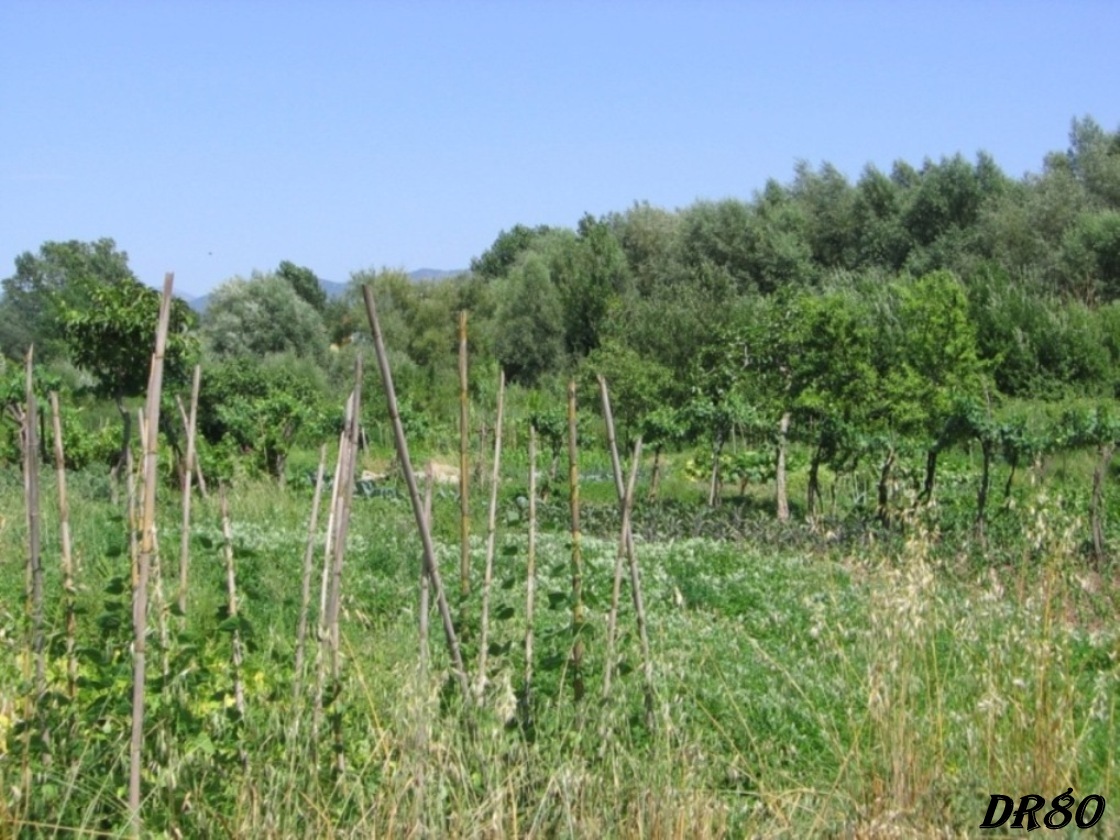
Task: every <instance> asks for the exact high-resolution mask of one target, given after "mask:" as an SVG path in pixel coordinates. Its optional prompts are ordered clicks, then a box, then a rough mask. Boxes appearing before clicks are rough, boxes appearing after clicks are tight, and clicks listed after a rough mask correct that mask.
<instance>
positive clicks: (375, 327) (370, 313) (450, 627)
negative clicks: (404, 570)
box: [362, 286, 471, 708]
mask: <svg viewBox="0 0 1120 840" xmlns="http://www.w3.org/2000/svg"><path fill="white" fill-rule="evenodd" d="M362 295H363V297H364V298H365V305H366V316H367V317H368V318H369V325H370V330H371V332H372V333H373V346H374V348H375V349H376V351H377V364H378V367H379V368H380V369H381V384H382V386H383V387H384V389H385V400H386V402H387V403H388V407H389V419H390V420H391V421H392V424H393V438H394V441H395V443H396V448H397V458H398V459H399V460H400V464H401V469H402V470H403V471H404V480H405V484H406V485H407V486H408V496H409V499H410V500H411V502H412V511H413V515H414V517H415V519H416V526H417V527H418V528H419V530H420V541H421V543H422V544H423V546H424V563H425V564H426V566H427V569H428V575H429V577H430V578H431V581H432V586H433V587H434V588H435V591H436V593H435V594H436V603H437V604H438V606H439V613H440V618H441V619H442V621H443V633H444V636H445V637H446V639H447V647H448V650H449V651H450V653H451V663H452V667H453V668H454V670H455V676H456V678H457V680H458V681H459V688H460V691H461V692H462V694H463V702H464V703H465V704H466V705H467V706H468V708H469V707H470V706H471V690H470V681H469V680H468V678H467V672H466V669H465V668H464V667H463V656H462V653H461V651H460V650H459V639H458V636H457V635H456V633H455V625H454V623H453V622H452V620H451V610H450V608H449V607H448V604H447V592H446V590H445V589H444V587H443V579H442V578H441V577H440V573H439V566H438V565H437V564H436V559H435V548H434V547H433V545H432V534H431V530H430V529H429V528H428V525H427V522H425V521H424V509H423V506H422V504H421V501H420V493H419V491H418V490H417V488H416V476H415V475H413V473H412V459H411V458H410V457H409V454H408V441H407V440H406V439H405V435H404V427H403V426H402V425H401V416H400V412H399V411H398V409H397V395H396V392H395V390H394V388H393V373H392V371H391V370H390V369H389V357H388V355H387V354H386V353H385V340H384V338H383V337H382V335H381V324H380V323H379V322H378V320H377V304H376V303H375V302H374V299H373V291H372V290H371V289H370V287H369V286H362Z"/></svg>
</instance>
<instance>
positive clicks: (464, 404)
mask: <svg viewBox="0 0 1120 840" xmlns="http://www.w3.org/2000/svg"><path fill="white" fill-rule="evenodd" d="M467 385H468V382H467V312H466V310H465V309H464V310H463V311H462V312H460V313H459V597H460V599H461V600H462V601H463V602H465V601H466V599H467V596H468V595H470V593H471V544H470V533H471V506H470V486H471V478H470V472H469V469H470V463H469V460H470V459H469V456H468V452H469V451H470V444H471V441H470V434H471V430H470V419H471V418H470V399H469V394H468V391H467ZM462 609H464V607H463V606H462V605H461V606H460V610H462ZM459 620H460V622H461V621H462V615H460V616H459Z"/></svg>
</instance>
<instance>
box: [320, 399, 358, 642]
mask: <svg viewBox="0 0 1120 840" xmlns="http://www.w3.org/2000/svg"><path fill="white" fill-rule="evenodd" d="M353 400H354V395H353V394H351V395H350V396H349V397H347V398H346V410H345V412H344V413H343V417H344V418H345V419H344V420H343V432H342V434H340V435H339V436H338V457H337V459H336V460H335V463H334V476H333V477H332V478H331V504H330V507H329V508H328V512H327V533H326V537H325V538H324V543H323V576H322V580H321V581H320V586H319V623H320V625H321V629H322V630H323V631H324V632H325V631H326V625H325V624H323V622H324V621H326V617H327V584H328V582H329V581H330V568H331V552H332V551H333V550H334V520H335V514H336V508H337V507H338V475H339V473H340V472H341V471H342V461H343V459H344V458H345V457H346V431H345V426H346V424H347V423H349V422H350V406H351V405H352V404H353Z"/></svg>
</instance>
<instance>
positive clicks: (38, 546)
mask: <svg viewBox="0 0 1120 840" xmlns="http://www.w3.org/2000/svg"><path fill="white" fill-rule="evenodd" d="M34 357H35V351H34V347H32V348H29V349H28V351H27V358H26V360H25V362H26V364H25V380H26V381H25V392H26V393H25V397H26V402H27V409H26V412H25V414H24V438H23V470H24V472H23V476H24V479H23V480H24V486H25V488H26V490H27V497H26V502H27V596H28V600H27V606H28V616H29V618H30V631H31V652H32V656H33V657H34V660H35V696H36V697H41V696H42V695H43V692H44V691H46V687H47V683H46V660H45V652H44V639H43V552H42V533H41V529H42V519H41V511H40V510H39V406H38V402H37V400H36V399H35V383H34V374H33V371H34Z"/></svg>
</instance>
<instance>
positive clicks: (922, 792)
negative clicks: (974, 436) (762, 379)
mask: <svg viewBox="0 0 1120 840" xmlns="http://www.w3.org/2000/svg"><path fill="white" fill-rule="evenodd" d="M294 462H295V463H297V464H298V463H299V462H298V459H294ZM589 472H591V473H592V474H593V475H594V470H589ZM298 476H299V473H298V471H297V473H296V477H295V478H293V480H292V481H290V482H289V485H288V487H287V488H286V489H284V490H280V489H278V488H277V487H275V486H274V485H273V484H271V483H268V482H264V481H258V480H254V479H249V478H245V479H242V480H240V481H238V482H237V483H236V484H235V485H234V487H233V488H232V490H231V494H230V503H231V511H230V519H231V523H232V534H233V548H234V558H235V565H236V582H237V589H238V597H239V600H240V608H241V612H240V615H239V618H238V619H237V620H232V619H231V618H230V616H229V612H228V606H227V588H226V587H227V580H226V570H225V566H224V560H223V546H224V539H223V535H222V529H221V524H220V517H219V514H218V505H217V502H216V500H215V499H213V498H210V499H208V500H205V501H203V500H200V499H198V500H196V501H195V507H194V517H193V522H194V524H193V526H192V529H191V538H190V546H191V569H192V582H191V588H190V596H189V604H188V609H187V611H186V615H185V616H178V615H176V614H175V613H176V611H175V610H174V609H173V608H172V607H171V605H172V604H173V603H174V601H175V598H176V595H177V589H176V587H177V579H178V578H177V575H178V572H177V569H178V563H179V542H180V540H179V538H180V530H179V528H180V526H179V515H180V514H179V507H178V505H179V496H178V494H177V493H176V492H174V491H170V490H165V489H162V488H161V491H160V492H161V505H162V507H161V511H160V527H159V542H160V555H161V566H162V572H163V573H162V576H161V578H160V579H159V580H157V582H156V586H155V588H154V590H153V591H154V597H155V599H156V600H155V603H156V604H157V606H158V605H160V604H162V605H163V606H162V608H157V609H155V610H154V611H153V616H152V621H151V625H152V626H151V631H150V642H149V670H148V692H149V693H148V698H149V700H148V707H147V718H146V724H145V745H144V767H145V773H144V797H145V798H144V804H143V820H144V825H145V836H152V837H222V836H229V837H276V838H280V837H307V838H312V837H314V838H319V837H328V838H349V837H354V838H357V837H363V838H364V837H381V836H385V837H397V836H410V837H443V836H448V837H495V838H497V837H512V836H529V837H650V838H706V837H749V836H758V837H869V838H870V837H933V836H941V837H957V836H976V835H982V834H986V833H991V832H985V831H980V830H979V828H978V826H979V825H980V823H981V821H982V820H983V818H984V814H985V811H986V809H987V806H988V802H989V797H990V796H991V795H992V794H993V793H1002V794H1006V795H1009V796H1011V797H1013V798H1015V799H1018V798H1019V797H1020V796H1022V795H1025V794H1029V793H1037V794H1040V795H1042V796H1043V797H1045V799H1046V801H1047V809H1048V808H1049V802H1050V800H1051V799H1053V798H1055V797H1058V796H1059V795H1060V794H1062V793H1063V792H1064V791H1066V789H1067V788H1071V787H1072V788H1073V796H1074V797H1075V798H1077V799H1081V798H1082V797H1084V796H1086V795H1089V794H1092V793H1095V794H1099V795H1101V796H1104V797H1105V799H1106V801H1109V802H1111V801H1112V800H1113V799H1114V797H1115V795H1116V793H1117V772H1116V771H1117V770H1118V769H1120V768H1118V764H1117V756H1116V748H1115V744H1116V736H1117V730H1116V727H1117V709H1116V705H1117V698H1118V696H1120V691H1118V678H1120V670H1118V667H1117V654H1118V652H1120V647H1118V642H1120V639H1118V631H1117V622H1116V619H1115V616H1116V602H1117V593H1118V591H1120V590H1118V588H1117V581H1116V580H1115V579H1114V577H1113V574H1114V573H1113V570H1111V569H1110V568H1099V569H1098V568H1092V567H1091V566H1090V565H1089V563H1088V561H1087V559H1086V558H1085V557H1084V554H1083V551H1082V543H1083V541H1084V533H1085V526H1084V522H1082V521H1080V520H1079V519H1078V514H1079V510H1078V508H1079V502H1077V503H1075V502H1071V501H1068V500H1066V501H1064V500H1062V499H1060V498H1058V497H1057V496H1051V497H1049V498H1048V497H1046V496H1045V495H1044V494H1042V493H1040V492H1038V491H1036V490H1034V489H1032V488H1028V487H1026V486H1024V487H1022V488H1019V490H1018V491H1017V496H1016V500H1017V504H1016V506H1013V507H1009V508H1008V509H1007V510H1006V511H1005V512H1004V514H1002V515H1003V516H1005V517H1006V521H1003V522H1002V524H1000V523H996V525H998V527H995V526H993V528H992V532H991V536H990V537H989V544H988V547H987V548H982V547H980V546H978V545H977V544H976V542H975V541H974V540H973V539H972V538H971V537H970V536H969V535H968V533H967V532H963V533H956V532H954V533H953V534H951V535H943V534H941V533H939V532H938V530H937V528H936V527H935V526H933V525H931V524H930V523H932V522H934V521H937V518H936V516H935V513H936V511H931V510H920V511H918V512H916V513H913V514H912V515H910V516H908V517H906V518H905V519H904V520H903V521H901V522H900V523H899V524H898V525H896V527H895V528H894V529H892V530H890V531H875V530H873V529H855V528H845V527H844V526H843V524H842V523H840V524H835V525H830V524H829V523H825V524H824V525H822V526H821V528H819V529H817V530H816V531H812V530H810V529H808V528H807V527H806V526H803V525H800V524H796V525H795V524H791V525H788V526H779V525H778V524H777V523H774V522H773V521H771V517H770V516H769V515H768V514H765V513H761V514H760V513H756V512H754V508H755V507H756V506H757V505H754V504H749V502H750V500H749V499H748V500H745V502H747V504H743V505H740V504H739V502H737V501H736V500H730V501H729V502H728V503H727V504H725V505H724V507H723V508H722V509H721V511H720V512H719V513H718V514H712V513H710V512H707V511H706V510H705V509H704V508H702V507H701V506H699V505H698V504H697V503H695V501H694V500H693V499H692V498H690V497H689V493H690V492H691V491H690V488H689V487H688V486H687V485H686V484H685V483H683V482H682V483H681V484H680V485H678V486H674V485H673V483H672V481H671V480H670V482H669V484H668V485H667V487H668V492H669V493H670V494H671V495H673V496H674V497H675V500H674V501H672V502H671V503H668V504H663V505H660V506H653V505H649V504H639V511H638V512H637V514H636V521H635V529H634V530H635V534H636V535H637V538H636V550H637V557H638V561H639V564H640V567H641V574H642V586H643V595H644V600H645V605H646V610H647V613H648V616H647V618H648V626H649V634H650V648H651V652H652V674H653V703H652V708H651V709H650V710H649V713H647V707H646V696H645V690H644V689H645V682H644V677H643V667H642V665H643V663H642V661H641V653H640V647H639V644H638V637H637V631H636V625H635V614H634V610H633V609H632V607H631V604H630V600H629V595H628V594H627V593H628V584H627V583H626V581H625V580H624V589H623V594H624V598H623V601H622V608H621V612H620V617H619V628H620V646H619V656H618V667H617V670H616V674H617V676H616V678H615V680H614V682H613V684H612V690H611V692H610V694H609V695H606V696H604V693H603V690H602V678H603V671H604V664H605V656H606V622H607V612H608V610H609V606H610V597H611V589H612V576H613V569H614V564H615V556H616V552H617V536H616V530H617V519H618V515H617V511H616V510H615V509H614V506H613V505H611V504H610V503H609V501H607V500H609V499H610V497H611V493H612V492H613V491H612V490H611V489H610V485H609V484H607V483H605V482H602V481H596V480H594V478H592V479H590V480H589V481H588V484H587V486H586V488H585V496H586V497H587V498H589V499H591V502H590V503H589V504H588V507H587V509H586V510H585V517H584V519H585V530H586V532H587V533H585V534H584V536H583V540H582V557H583V563H584V566H585V568H584V579H583V597H584V606H585V619H586V625H585V628H584V632H583V635H582V643H583V648H584V651H585V654H584V665H583V679H584V681H585V685H586V696H585V697H584V698H583V700H582V701H581V702H578V703H577V702H576V701H575V699H574V695H573V676H574V675H573V673H572V663H571V656H570V652H571V647H572V642H573V637H572V633H571V594H570V593H571V569H570V553H571V552H570V537H569V536H568V534H567V533H566V531H565V530H564V528H565V527H566V525H565V515H566V514H565V505H566V500H565V499H564V498H563V493H564V492H565V490H564V488H563V487H562V486H561V487H560V488H557V493H556V494H555V495H554V498H553V500H552V501H550V502H549V503H547V504H545V505H543V506H542V518H543V522H542V526H541V534H540V537H539V540H538V544H537V552H538V554H537V570H538V575H537V580H536V592H537V612H536V617H535V621H534V634H535V646H534V657H533V659H534V661H533V683H532V692H531V694H529V695H528V697H527V696H526V692H525V684H524V675H525V665H526V663H525V651H524V637H525V632H526V621H525V590H526V551H527V522H526V513H525V506H524V501H523V499H520V500H519V497H520V496H522V494H523V493H524V481H523V480H522V479H519V478H517V477H515V476H514V475H513V474H512V473H511V474H510V475H509V477H508V479H507V481H506V483H505V484H504V486H503V490H502V494H501V498H502V504H501V507H500V510H499V517H498V522H499V527H498V535H497V551H496V557H495V572H494V583H493V591H492V603H491V621H490V628H489V632H490V635H489V642H490V644H489V645H488V654H489V657H488V663H489V665H488V670H487V674H486V680H485V688H483V689H482V690H481V691H480V692H479V693H478V695H477V696H478V697H479V699H478V702H477V704H475V705H474V707H472V708H466V707H465V704H464V703H463V702H462V698H461V697H460V695H459V693H458V689H457V683H456V681H455V680H454V679H453V678H452V675H451V674H450V671H449V660H448V658H447V652H446V646H445V645H444V643H443V637H442V634H441V630H440V625H439V621H438V617H437V616H436V614H435V610H434V609H433V611H432V628H433V629H432V634H431V641H430V644H431V650H432V663H431V667H430V669H429V671H428V673H427V674H424V673H422V672H421V670H420V668H419V666H418V655H417V651H418V647H419V640H418V631H417V627H418V609H419V608H418V598H419V595H418V593H419V585H418V582H419V569H420V541H419V539H418V537H417V536H416V533H415V526H414V524H413V520H412V513H411V510H410V508H409V506H408V503H407V501H406V499H405V498H404V497H403V496H400V495H389V496H377V497H373V498H361V497H360V496H359V497H357V498H355V501H354V508H353V516H352V520H351V526H350V535H349V539H348V543H347V554H346V565H345V568H344V572H343V602H342V620H341V626H342V643H341V644H342V650H343V654H344V655H343V665H342V671H341V678H340V681H339V682H338V684H332V683H331V681H330V680H329V679H327V678H325V677H324V678H317V677H316V673H317V660H321V657H317V655H316V652H315V651H316V649H317V644H314V643H313V644H312V648H311V653H310V655H309V666H308V668H307V672H306V673H305V674H303V675H301V677H302V685H301V690H300V692H299V693H298V694H297V693H296V692H295V688H294V686H295V681H296V674H295V672H294V649H295V639H296V626H297V622H298V614H299V608H300V577H301V563H302V556H303V551H304V543H305V540H306V533H307V519H308V516H309V512H310V507H311V491H310V487H309V486H307V485H306V483H305V482H303V481H301V480H299V477H298ZM43 482H44V488H43V498H44V503H43V517H42V518H43V534H44V539H43V551H44V563H45V568H46V580H45V592H46V626H47V631H48V636H47V645H46V660H47V662H46V673H47V685H46V691H45V693H43V694H42V695H41V696H37V694H36V688H35V685H34V680H33V678H32V677H31V674H32V672H33V667H32V666H33V663H32V661H31V649H30V646H29V642H28V629H27V627H28V622H27V619H26V616H25V608H24V601H25V596H24V591H25V571H24V569H25V558H26V548H25V546H26V523H25V518H24V511H23V487H22V481H21V479H20V476H19V475H18V473H14V472H13V473H9V474H5V475H2V476H0V837H9V836H10V837H17V836H18V837H40V836H41V837H53V836H58V837H71V836H90V837H95V836H107V837H116V836H126V835H127V834H128V830H129V829H128V822H129V821H128V813H127V804H126V795H125V794H126V786H127V779H128V758H129V751H128V746H129V745H128V739H129V725H130V714H131V679H132V670H131V654H130V650H131V643H132V639H131V606H130V588H131V587H130V573H129V568H130V552H129V534H128V523H127V519H126V517H125V516H124V515H123V511H122V506H121V505H119V504H118V505H113V504H112V503H111V502H110V501H109V485H108V480H107V479H106V478H104V477H102V476H100V475H96V474H93V473H89V474H85V473H75V474H73V475H72V476H71V477H70V492H71V496H72V499H71V512H72V513H71V519H72V524H71V528H72V531H73V538H74V545H75V551H76V554H77V559H78V563H79V567H78V569H79V571H78V578H77V590H76V604H77V609H78V630H77V645H76V650H77V658H78V667H79V675H80V678H79V682H78V686H77V691H76V696H74V697H73V698H71V697H69V696H68V692H67V683H66V663H65V658H66V653H65V651H66V639H65V633H64V626H65V622H64V620H63V604H64V598H63V594H64V593H63V589H62V586H61V580H60V574H59V563H58V555H59V538H58V527H57V509H56V507H55V504H54V498H55V497H54V495H53V494H54V490H53V477H52V476H51V475H49V474H48V473H47V471H44V474H43ZM700 492H701V491H699V490H696V491H695V494H694V495H695V497H696V498H699V495H700ZM483 497H484V493H483V492H481V491H480V490H476V491H475V495H474V497H473V501H474V502H475V503H476V515H475V517H474V521H473V524H472V537H471V545H472V576H473V578H472V583H473V585H472V595H471V596H470V597H469V598H467V599H466V600H461V599H460V598H459V595H458V591H457V590H458V564H459V545H458V536H457V522H458V520H457V517H458V497H457V495H456V494H455V493H454V492H451V491H448V490H440V491H437V494H436V498H435V527H434V533H435V536H436V542H437V546H436V547H437V556H438V559H439V561H440V565H441V568H442V569H443V570H444V577H445V582H447V585H448V587H449V589H450V590H451V591H450V592H449V597H450V599H451V603H452V610H453V612H454V613H455V614H456V616H457V624H458V630H459V632H460V634H461V637H462V641H463V653H464V660H465V663H466V666H467V668H468V670H469V671H470V676H471V680H472V683H474V684H479V682H480V681H479V680H478V675H477V673H476V668H477V663H478V655H479V651H478V650H477V643H478V635H479V625H478V621H479V614H480V597H479V591H480V588H481V585H482V580H483V567H484V559H483V558H484V553H485V526H484V523H485V516H484V515H483V507H484V504H485V503H484V501H483ZM741 501H742V500H741ZM945 504H946V505H947V506H951V505H952V500H951V499H948V500H947V501H946V502H945ZM723 526H726V527H723ZM721 527H722V530H721ZM319 530H320V532H321V531H322V520H321V521H320V529H319ZM692 534H701V536H692ZM705 535H706V536H705ZM319 541H320V545H321V542H322V536H321V534H320V537H319ZM315 558H316V561H315V562H316V564H317V565H318V564H321V563H322V549H321V547H320V549H319V550H318V551H317V552H316V555H315ZM161 590H162V595H160V594H159V593H160V591H161ZM312 590H313V597H312V599H311V600H312V619H313V621H314V620H315V619H316V617H317V612H318V594H319V576H318V571H317V572H316V575H315V577H314V585H313V587H312ZM235 629H236V630H237V632H238V634H239V635H240V637H241V638H243V639H244V641H245V644H246V652H245V658H244V661H243V663H241V665H240V668H239V677H240V680H241V681H242V683H243V692H244V696H245V711H244V714H239V713H238V712H237V709H236V705H235V702H234V685H233V671H232V666H231V655H230V649H231V640H232V638H233V633H234V630H235ZM316 684H319V685H321V686H322V688H323V692H324V696H325V699H324V702H323V709H322V713H321V714H317V713H316V709H315V702H314V699H313V698H314V695H315V689H316ZM1043 813H1045V809H1044V811H1040V812H1039V816H1040V817H1041V816H1042V814H1043ZM1118 826H1120V823H1117V822H1116V818H1115V815H1114V814H1113V813H1106V814H1105V816H1104V818H1103V820H1102V821H1101V822H1100V823H1099V824H1098V825H1097V826H1096V827H1095V828H1093V829H1090V830H1089V831H1088V832H1086V833H1087V834H1089V833H1091V834H1094V835H1096V836H1101V837H1109V836H1116V835H1117V834H1120V830H1118ZM1005 830H1006V829H1005Z"/></svg>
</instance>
